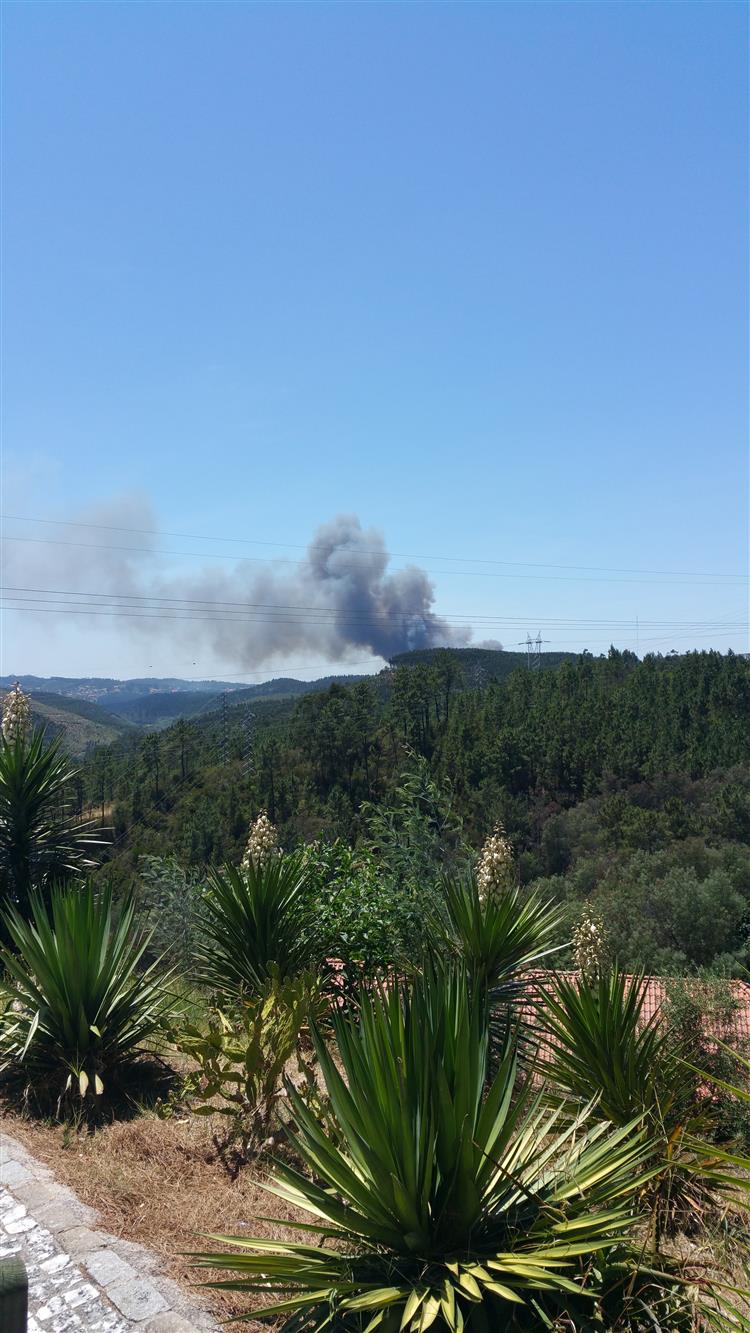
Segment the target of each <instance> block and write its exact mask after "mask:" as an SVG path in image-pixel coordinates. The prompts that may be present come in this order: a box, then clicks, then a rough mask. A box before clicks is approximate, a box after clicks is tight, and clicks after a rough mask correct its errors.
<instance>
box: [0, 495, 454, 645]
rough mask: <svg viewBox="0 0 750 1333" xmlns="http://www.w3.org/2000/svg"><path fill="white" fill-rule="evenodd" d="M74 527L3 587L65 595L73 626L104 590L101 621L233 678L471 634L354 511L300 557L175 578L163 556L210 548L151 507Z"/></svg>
mask: <svg viewBox="0 0 750 1333" xmlns="http://www.w3.org/2000/svg"><path fill="white" fill-rule="evenodd" d="M74 519H75V523H76V526H66V527H49V528H46V529H44V530H42V532H41V533H40V532H39V529H35V530H34V531H35V532H36V533H37V534H38V535H43V536H44V538H49V539H53V541H54V543H55V544H52V543H50V544H45V543H39V544H34V543H29V544H27V545H24V544H23V543H20V544H19V547H18V548H16V549H14V551H13V554H12V556H11V560H12V562H13V568H12V569H10V570H9V569H8V568H7V567H6V578H5V582H6V583H13V584H15V585H17V586H24V587H27V588H38V589H44V590H56V591H58V592H59V591H61V590H63V591H65V593H66V594H67V595H68V596H67V601H66V605H65V606H64V607H60V611H61V613H64V614H65V616H66V619H69V617H70V616H71V615H72V614H75V613H74V612H73V610H72V606H71V603H72V601H73V596H74V594H77V593H87V594H88V593H96V594H101V597H97V598H92V599H89V603H88V604H89V605H90V606H91V607H97V608H98V609H99V610H102V609H106V610H107V612H109V611H110V610H113V609H114V608H115V606H116V607H117V608H118V610H119V614H118V615H116V616H115V615H113V616H112V619H111V621H109V619H108V618H102V619H101V621H100V623H105V624H108V625H109V624H111V625H112V626H113V627H116V628H117V630H118V632H120V633H122V634H127V635H130V636H133V635H138V636H142V635H147V636H149V638H150V639H153V638H154V637H158V639H159V640H160V641H164V640H165V639H168V640H169V641H170V642H172V643H175V644H179V645H181V646H182V647H185V648H187V649H189V650H190V651H191V652H192V656H193V657H196V656H198V654H199V653H200V652H201V651H203V650H209V651H210V652H211V653H212V654H213V655H214V657H215V658H216V660H217V661H219V662H221V663H223V664H226V666H227V667H230V666H231V667H232V668H233V669H235V670H240V669H243V668H244V669H249V668H252V667H256V666H263V665H267V664H269V663H273V662H278V663H280V662H283V661H284V659H287V660H289V659H290V658H292V657H293V656H295V655H297V654H299V652H300V651H302V652H303V653H305V654H312V655H314V656H315V657H317V658H320V659H322V660H325V661H329V662H341V663H345V662H346V661H353V660H355V658H356V657H358V656H359V657H361V656H362V654H363V652H364V653H371V654H372V655H374V656H377V657H381V658H386V659H387V658H389V657H392V656H393V655H394V654H395V653H399V652H404V651H406V650H408V649H415V648H432V647H436V646H440V645H445V646H460V645H461V644H465V643H467V642H468V640H469V638H470V636H471V632H470V630H468V629H466V628H465V627H462V628H455V627H454V626H452V625H449V624H448V623H447V622H446V621H445V620H443V619H441V617H440V616H438V615H436V614H435V612H434V611H433V609H432V608H433V604H434V599H435V590H434V585H433V583H432V582H431V580H430V579H429V578H428V576H427V574H426V573H425V572H424V570H421V569H419V568H417V567H416V566H414V565H409V566H407V567H405V568H400V569H397V570H394V571H393V572H390V573H389V572H388V566H389V562H390V557H389V554H388V551H387V549H386V546H385V541H384V538H383V535H382V533H380V532H379V531H377V529H374V528H369V529H364V528H363V527H362V525H361V523H360V521H359V519H358V518H357V517H356V516H355V515H353V514H342V515H339V516H338V517H336V518H334V519H332V520H331V521H330V522H327V523H323V524H322V525H321V526H320V527H319V528H318V529H317V531H316V532H315V534H314V536H313V538H312V540H311V542H310V545H309V546H308V548H307V551H306V554H305V555H304V556H303V557H302V558H296V559H288V560H284V561H281V560H271V561H267V562H266V561H261V560H258V559H257V558H256V557H255V556H252V557H246V558H243V559H242V560H238V559H237V558H236V556H235V557H227V558H226V559H225V558H224V557H222V560H221V562H220V561H218V560H216V561H215V562H214V561H213V560H210V561H209V560H208V559H207V558H206V557H204V561H203V564H202V566H201V567H200V568H197V566H198V565H200V557H198V558H197V559H196V560H195V561H194V562H193V563H194V565H195V566H196V569H195V571H194V572H191V573H188V574H180V573H174V574H168V575H165V574H164V573H163V572H160V570H163V568H164V563H165V561H164V555H163V552H164V551H165V550H166V549H169V548H171V549H172V550H173V551H178V550H190V551H191V552H193V553H194V552H195V548H196V546H200V544H201V543H200V542H199V541H196V540H195V539H193V540H192V541H190V540H186V539H184V538H181V539H176V538H167V537H166V536H162V535H160V534H159V533H158V532H157V523H156V519H155V516H154V513H153V510H152V508H151V506H150V504H149V503H148V502H147V501H146V500H144V499H142V498H140V497H123V498H121V499H118V500H113V501H110V502H108V503H103V504H98V505H95V506H92V507H90V508H88V509H87V510H86V511H85V512H84V513H79V514H76V515H75V516H74ZM78 524H80V525H81V526H77V525H78ZM118 529H119V530H118ZM11 545H12V544H11ZM230 549H232V548H231V545H230ZM246 549H247V550H248V551H252V550H253V548H252V547H251V546H248V547H247V548H246ZM167 563H168V562H167ZM173 563H174V562H173ZM214 563H215V566H216V567H215V568H214V567H212V566H213V565H214ZM9 574H10V577H8V575H9ZM61 600H64V599H61ZM125 611H127V612H128V615H125V614H124V612H125ZM47 614H48V616H49V613H47ZM40 618H41V617H40ZM49 618H50V619H54V614H53V615H52V616H50V617H49ZM97 619H98V618H97V617H94V616H87V615H83V614H81V616H80V624H81V626H84V625H86V627H87V628H88V629H89V630H90V631H93V630H94V629H95V627H96V622H97Z"/></svg>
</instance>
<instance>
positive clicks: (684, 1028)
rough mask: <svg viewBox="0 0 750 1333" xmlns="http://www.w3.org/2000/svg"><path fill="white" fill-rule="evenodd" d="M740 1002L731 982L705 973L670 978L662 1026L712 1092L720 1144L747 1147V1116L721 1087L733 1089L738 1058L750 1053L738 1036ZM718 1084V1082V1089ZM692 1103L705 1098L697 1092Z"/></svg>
mask: <svg viewBox="0 0 750 1333" xmlns="http://www.w3.org/2000/svg"><path fill="white" fill-rule="evenodd" d="M739 1011H740V1001H739V999H738V998H737V995H736V992H735V991H734V990H733V988H732V984H731V982H730V981H729V980H728V979H727V978H725V977H720V976H717V975H715V974H711V973H708V972H704V973H701V974H699V975H698V976H695V977H674V978H670V979H669V980H668V981H667V983H666V1004H665V1007H664V1020H665V1022H666V1023H667V1024H668V1025H669V1028H670V1031H671V1032H672V1033H673V1034H674V1037H675V1040H676V1041H677V1042H678V1043H679V1047H680V1050H681V1053H682V1055H683V1057H684V1058H685V1060H687V1061H688V1062H689V1063H690V1065H692V1066H694V1067H697V1068H698V1069H700V1070H702V1071H703V1072H704V1074H705V1076H706V1079H707V1080H708V1081H709V1083H710V1085H711V1086H712V1087H713V1088H714V1090H715V1091H714V1096H713V1099H712V1111H713V1115H714V1122H715V1133H716V1136H717V1138H718V1139H719V1140H723V1139H731V1140H736V1141H738V1142H739V1143H740V1144H741V1145H742V1146H743V1147H744V1148H745V1149H747V1148H748V1147H750V1112H749V1111H748V1108H747V1106H746V1105H745V1104H744V1102H742V1101H741V1100H740V1099H739V1098H737V1097H736V1096H733V1095H732V1094H731V1093H730V1092H728V1091H726V1090H723V1089H722V1087H721V1084H722V1083H724V1084H726V1083H731V1082H732V1081H733V1076H734V1074H735V1071H736V1068H737V1060H736V1057H737V1056H738V1055H740V1056H746V1055H748V1054H749V1053H750V1037H748V1034H747V1033H745V1034H744V1035H743V1034H741V1033H740V1031H739V1024H738V1019H739ZM716 1080H719V1082H718V1083H717V1082H716ZM694 1097H695V1100H696V1102H697V1101H698V1100H699V1099H700V1101H705V1093H704V1092H702V1091H701V1088H700V1087H698V1086H697V1083H696V1086H695V1091H694Z"/></svg>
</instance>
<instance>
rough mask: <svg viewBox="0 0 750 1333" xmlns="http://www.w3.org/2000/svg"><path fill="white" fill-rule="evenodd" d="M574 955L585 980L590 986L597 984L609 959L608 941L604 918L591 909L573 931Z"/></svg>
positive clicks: (584, 914)
mask: <svg viewBox="0 0 750 1333" xmlns="http://www.w3.org/2000/svg"><path fill="white" fill-rule="evenodd" d="M573 955H574V957H575V960H576V967H577V968H578V971H579V972H580V974H581V976H582V977H583V980H584V981H587V982H588V983H589V985H593V984H594V983H595V982H597V981H598V980H599V977H600V976H601V974H602V971H603V970H604V966H605V963H606V959H607V940H606V935H605V930H604V922H603V920H602V918H601V917H600V916H597V914H596V913H595V912H592V911H591V909H590V908H589V907H585V908H584V909H583V915H582V916H581V919H580V921H579V922H578V925H577V926H576V927H575V929H574V931H573Z"/></svg>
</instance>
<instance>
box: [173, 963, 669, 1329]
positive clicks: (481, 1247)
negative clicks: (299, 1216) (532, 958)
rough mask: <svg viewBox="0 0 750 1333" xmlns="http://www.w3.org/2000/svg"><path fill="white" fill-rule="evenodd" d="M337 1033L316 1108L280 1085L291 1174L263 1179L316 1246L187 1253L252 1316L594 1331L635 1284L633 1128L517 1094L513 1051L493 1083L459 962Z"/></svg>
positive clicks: (480, 1021)
mask: <svg viewBox="0 0 750 1333" xmlns="http://www.w3.org/2000/svg"><path fill="white" fill-rule="evenodd" d="M335 1036H336V1042H337V1048H338V1054H339V1058H340V1066H339V1064H338V1063H337V1062H336V1061H334V1059H333V1058H332V1056H331V1055H330V1053H329V1051H328V1050H327V1049H326V1046H325V1044H324V1042H323V1041H322V1039H321V1038H320V1036H319V1035H318V1037H317V1041H316V1045H317V1053H318V1058H319V1061H320V1065H321V1069H322V1072H323V1075H324V1078H325V1083H326V1088H327V1092H328V1101H327V1102H326V1103H325V1105H324V1108H323V1110H322V1112H321V1113H319V1114H320V1117H321V1118H319V1117H318V1116H316V1115H315V1114H313V1113H312V1112H311V1111H310V1110H309V1109H308V1107H307V1106H306V1105H305V1103H304V1101H303V1100H302V1098H301V1097H299V1096H298V1095H297V1094H296V1093H295V1091H294V1089H293V1088H292V1087H289V1088H288V1094H289V1098H290V1103H291V1110H292V1112H293V1117H294V1121H295V1123H296V1124H297V1126H298V1130H297V1132H296V1133H293V1134H292V1135H291V1136H290V1137H291V1143H292V1147H293V1148H294V1149H295V1150H296V1152H297V1154H298V1156H299V1158H300V1160H301V1163H302V1169H301V1170H296V1169H294V1168H293V1167H292V1166H290V1165H288V1164H281V1163H280V1164H278V1165H277V1167H276V1172H275V1176H274V1179H273V1180H272V1182H271V1184H270V1185H269V1187H268V1188H269V1189H270V1191H271V1192H272V1193H273V1194H276V1195H278V1196H279V1197H280V1198H281V1199H283V1200H285V1201H286V1202H287V1203H289V1204H291V1205H292V1207H293V1208H294V1209H295V1210H302V1211H304V1212H306V1213H307V1214H308V1215H309V1216H310V1222H309V1223H306V1222H299V1223H295V1224H294V1225H298V1226H299V1227H300V1228H301V1229H302V1230H305V1231H308V1232H313V1233H317V1235H318V1236H319V1240H320V1243H319V1244H310V1243H302V1244H293V1243H284V1242H281V1241H276V1240H274V1241H271V1240H256V1239H246V1238H236V1237H230V1236H214V1237H212V1239H213V1240H216V1241H220V1242H222V1243H224V1244H226V1245H230V1246H232V1247H235V1251H236V1252H234V1253H211V1254H201V1255H197V1256H195V1258H196V1259H197V1261H198V1263H199V1264H200V1265H207V1266H210V1267H213V1268H216V1269H225V1270H230V1271H231V1272H232V1273H233V1274H234V1275H235V1276H233V1277H229V1278H226V1279H223V1280H219V1281H217V1282H215V1283H213V1284H211V1285H216V1286H219V1287H226V1288H230V1289H234V1290H246V1291H248V1293H257V1294H259V1295H260V1296H261V1298H262V1304H261V1309H260V1310H258V1309H255V1310H254V1311H252V1312H251V1313H248V1316H247V1318H248V1319H249V1318H258V1316H259V1315H261V1316H264V1317H265V1316H268V1317H269V1318H270V1317H275V1316H278V1315H285V1316H286V1317H287V1318H286V1322H285V1323H284V1325H283V1327H284V1329H286V1330H290V1331H291V1330H302V1329H307V1330H313V1329H323V1328H331V1329H339V1330H368V1331H371V1330H375V1329H380V1330H382V1333H396V1331H397V1330H407V1331H408V1333H421V1330H424V1329H427V1328H429V1327H431V1326H434V1327H435V1328H439V1329H449V1330H453V1331H454V1333H459V1331H460V1330H462V1329H464V1327H466V1328H467V1329H472V1330H477V1331H479V1330H483V1331H486V1333H489V1331H490V1330H494V1329H500V1328H511V1327H512V1328H519V1329H521V1328H523V1329H538V1328H544V1327H549V1328H551V1327H552V1326H553V1322H552V1321H553V1320H554V1319H555V1318H556V1317H557V1316H558V1315H562V1313H563V1312H567V1316H568V1317H569V1318H570V1319H574V1320H579V1319H580V1321H581V1322H580V1323H575V1327H586V1328H590V1329H594V1328H597V1327H599V1328H601V1327H603V1325H602V1324H601V1322H600V1320H599V1314H598V1313H597V1312H601V1297H602V1294H603V1291H604V1288H605V1286H607V1287H613V1282H614V1283H616V1282H617V1281H620V1282H621V1283H622V1281H623V1273H624V1272H625V1271H627V1273H628V1274H629V1279H630V1286H629V1290H630V1291H631V1292H632V1289H633V1286H634V1284H635V1285H637V1281H638V1274H637V1265H636V1263H635V1260H634V1256H633V1252H632V1251H631V1249H630V1247H629V1244H628V1241H627V1239H626V1233H627V1232H628V1229H629V1228H630V1226H631V1224H632V1215H633V1199H634V1197H636V1196H637V1194H638V1191H639V1189H640V1188H642V1186H643V1185H644V1184H645V1182H646V1180H647V1179H648V1175H649V1169H648V1168H646V1166H645V1163H646V1160H647V1158H648V1157H649V1155H650V1147H649V1145H648V1144H647V1143H646V1141H645V1135H644V1134H643V1132H642V1131H638V1130H637V1129H636V1128H635V1127H634V1126H631V1125H626V1126H623V1127H621V1128H618V1129H612V1128H611V1127H610V1126H607V1125H605V1124H603V1123H599V1124H591V1123H590V1122H589V1116H588V1112H587V1110H586V1109H585V1108H584V1109H580V1108H579V1109H578V1110H577V1111H576V1113H575V1114H574V1115H573V1116H572V1117H566V1116H564V1115H563V1114H562V1113H561V1111H559V1110H556V1111H550V1110H549V1109H548V1108H547V1109H545V1108H544V1107H543V1106H542V1103H541V1097H540V1094H536V1095H533V1094H532V1092H531V1090H530V1085H529V1083H528V1081H527V1083H526V1084H525V1086H524V1089H523V1091H522V1092H521V1094H520V1096H518V1095H517V1094H516V1085H517V1080H516V1057H515V1052H514V1050H513V1048H512V1046H510V1045H509V1047H508V1049H507V1050H506V1051H505V1053H504V1055H503V1058H502V1060H501V1061H500V1064H499V1067H498V1069H497V1072H496V1073H495V1075H494V1077H493V1078H492V1079H491V1080H490V1081H489V1085H488V1080H487V1074H488V1051H489V1038H488V1027H487V1013H486V1006H485V1004H484V1000H483V997H480V996H479V995H478V993H477V990H476V987H474V986H472V984H471V982H470V979H469V978H468V976H467V974H466V971H465V969H463V968H462V967H460V966H457V965H455V964H454V965H449V966H445V965H440V964H434V965H430V966H429V967H428V968H427V969H426V970H425V973H424V975H423V976H422V977H421V978H418V979H417V980H416V981H415V982H414V985H413V987H412V988H411V989H408V988H406V987H404V986H396V987H393V988H391V989H390V990H389V991H386V990H384V989H379V990H377V991H375V992H374V993H373V994H372V995H371V996H367V995H365V997H364V998H363V1001H362V1007H361V1011H360V1015H359V1023H358V1024H357V1025H356V1026H355V1025H354V1024H353V1023H352V1022H351V1021H348V1020H347V1019H346V1018H345V1017H343V1016H339V1017H338V1019H337V1020H336V1023H335ZM651 1169H653V1168H651ZM279 1224H280V1225H284V1226H286V1225H289V1224H288V1223H286V1222H280V1223H279ZM326 1241H329V1242H333V1244H329V1245H326V1244H325V1242H326ZM613 1265H614V1266H615V1267H617V1268H618V1272H619V1274H620V1276H619V1278H615V1279H613V1277H612V1272H613ZM618 1266H619V1267H618ZM597 1321H599V1322H597ZM566 1326H572V1325H566ZM675 1327H677V1325H675Z"/></svg>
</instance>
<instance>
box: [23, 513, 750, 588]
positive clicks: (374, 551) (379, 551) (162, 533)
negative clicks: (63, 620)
mask: <svg viewBox="0 0 750 1333" xmlns="http://www.w3.org/2000/svg"><path fill="white" fill-rule="evenodd" d="M0 519H4V520H9V521H12V522H14V523H44V524H48V525H50V526H53V527H66V528H90V529H92V530H96V531H101V532H129V533H133V534H135V535H138V536H146V537H152V536H153V537H174V538H178V539H180V540H182V539H184V540H187V541H204V542H227V543H230V544H236V545H240V546H266V547H270V548H276V549H278V548H279V547H282V548H283V549H284V550H294V551H312V550H315V549H316V548H319V547H322V548H323V549H325V548H326V546H327V545H328V543H326V542H315V541H312V542H309V543H307V544H305V543H304V542H271V541H262V540H260V539H259V538H255V537H217V536H209V535H206V534H205V533H200V532H169V531H166V530H164V529H162V528H129V527H124V526H120V525H118V524H114V523H85V522H81V521H78V520H73V519H62V518H60V519H57V518H32V517H30V516H29V515H24V514H0ZM8 540H19V541H20V540H26V541H32V540H35V539H34V538H29V537H27V538H16V539H12V538H9V539H8ZM36 540H37V541H42V540H44V539H43V538H36ZM72 544H73V545H77V544H78V543H72ZM114 549H125V550H129V549H130V550H138V549H143V548H137V547H125V548H114ZM147 549H148V548H147ZM357 550H358V551H359V552H360V554H362V555H365V554H366V555H385V556H387V557H388V558H389V559H390V558H396V559H398V560H446V561H449V560H452V561H463V562H465V563H466V564H475V565H504V566H512V567H514V568H516V567H518V568H525V569H569V570H578V571H583V572H586V571H588V572H589V573H608V574H666V575H668V576H670V577H671V576H673V575H675V576H678V577H685V578H718V579H740V580H743V581H745V582H747V579H748V576H747V575H746V574H703V573H699V572H697V571H695V570H679V569H674V570H669V569H627V568H625V569H620V568H618V567H616V566H612V565H565V564H558V563H554V562H552V563H550V562H547V561H535V560H495V559H490V558H488V557H486V556H471V555H414V554H413V553H410V552H407V551H387V550H384V549H383V548H382V547H379V546H377V547H375V546H373V547H367V546H360V547H358V548H357ZM168 554H173V555H179V554H183V553H182V552H178V551H175V552H169V553H168ZM184 554H194V555H199V554H200V553H199V552H185V553H184ZM219 558H223V557H219ZM237 558H239V559H242V558H243V557H237ZM244 558H247V557H244ZM264 563H266V562H265V560H264ZM290 563H294V564H304V563H306V561H293V562H290Z"/></svg>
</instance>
